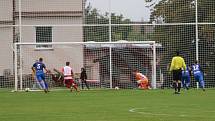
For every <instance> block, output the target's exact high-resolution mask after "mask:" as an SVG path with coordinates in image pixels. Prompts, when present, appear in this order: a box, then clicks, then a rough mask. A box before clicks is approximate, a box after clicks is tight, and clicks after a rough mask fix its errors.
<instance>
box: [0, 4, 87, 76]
mask: <svg viewBox="0 0 215 121" xmlns="http://www.w3.org/2000/svg"><path fill="white" fill-rule="evenodd" d="M82 1H83V0H21V3H22V5H21V6H22V12H25V13H22V15H23V17H22V24H25V25H63V24H64V25H65V24H82V21H83V20H82V19H83V17H82V12H83V10H82V9H83V3H82ZM18 7H19V6H18V0H16V4H15V8H16V11H18V10H19V8H18ZM52 12H53V13H52ZM12 13H13V2H12V0H0V22H1V21H5V22H10V24H11V23H12V20H13V14H12ZM35 14H36V15H35ZM17 15H18V13H17V12H16V20H18V16H17ZM34 15H35V16H34ZM7 24H8V23H7ZM16 24H18V21H16ZM82 31H83V30H82V27H81V26H76V27H63V26H61V27H60V26H53V41H54V42H72V41H83V38H82V36H83V32H82ZM16 33H19V32H18V27H17V30H16ZM0 37H1V38H0V46H1V47H0V58H1V63H0V75H2V74H3V70H4V69H11V70H12V69H13V51H12V49H11V45H12V42H13V29H12V27H11V28H5V27H4V28H2V27H0ZM22 42H36V29H35V26H31V27H22ZM21 49H22V53H23V54H22V63H23V69H24V71H23V73H31V66H32V64H33V62H34V61H35V60H36V59H38V58H39V57H43V58H44V62H45V63H46V65H47V67H48V68H50V69H52V68H57V69H59V68H61V67H63V66H64V65H65V62H66V61H70V62H71V66H72V67H73V68H74V71H75V72H80V68H81V67H82V66H83V49H82V47H81V46H78V47H75V46H73V47H63V48H62V47H57V46H53V49H52V50H36V49H35V46H28V47H27V46H23V47H22V48H21Z"/></svg>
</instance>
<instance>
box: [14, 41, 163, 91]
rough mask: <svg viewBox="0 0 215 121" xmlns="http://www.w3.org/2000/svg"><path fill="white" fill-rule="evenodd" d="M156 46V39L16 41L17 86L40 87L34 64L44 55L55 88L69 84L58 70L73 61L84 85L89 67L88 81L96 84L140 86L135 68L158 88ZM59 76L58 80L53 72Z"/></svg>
mask: <svg viewBox="0 0 215 121" xmlns="http://www.w3.org/2000/svg"><path fill="white" fill-rule="evenodd" d="M156 47H159V45H158V44H156V43H155V42H154V41H141V42H140V41H139V42H128V41H116V42H52V43H16V44H15V53H16V54H15V90H23V89H25V88H31V89H36V90H37V89H38V87H37V82H36V79H35V75H34V74H32V70H31V67H32V65H33V63H35V61H38V59H39V58H40V57H42V58H43V62H44V64H45V65H46V67H47V69H48V70H50V71H51V72H52V74H48V73H47V74H46V76H45V77H46V82H47V83H48V85H49V87H50V88H51V89H59V88H60V89H61V88H65V87H64V84H63V83H62V80H60V78H59V76H58V71H61V68H62V67H64V66H65V63H66V62H67V61H69V62H70V63H71V64H70V66H71V67H72V69H73V72H74V79H75V82H76V83H77V84H78V85H79V88H80V89H84V88H86V87H85V84H84V83H83V82H81V81H80V72H81V68H85V69H86V73H87V80H86V81H87V84H88V85H89V87H90V88H91V89H92V88H98V89H100V88H115V87H119V88H123V89H133V88H137V82H136V80H135V78H134V74H133V71H134V70H139V71H140V72H141V73H143V74H144V75H146V76H147V77H148V78H149V80H150V84H151V86H152V88H156ZM53 75H54V76H55V77H57V78H59V80H57V81H56V80H54V79H53V78H52V76H53Z"/></svg>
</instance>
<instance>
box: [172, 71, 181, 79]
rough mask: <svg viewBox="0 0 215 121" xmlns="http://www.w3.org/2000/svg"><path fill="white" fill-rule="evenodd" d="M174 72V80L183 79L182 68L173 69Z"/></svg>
mask: <svg viewBox="0 0 215 121" xmlns="http://www.w3.org/2000/svg"><path fill="white" fill-rule="evenodd" d="M172 73H173V80H174V81H178V80H179V81H181V78H182V70H181V69H178V70H173V71H172Z"/></svg>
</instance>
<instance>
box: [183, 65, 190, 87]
mask: <svg viewBox="0 0 215 121" xmlns="http://www.w3.org/2000/svg"><path fill="white" fill-rule="evenodd" d="M181 82H182V87H183V88H185V89H187V90H188V89H189V86H190V68H189V67H188V66H187V68H186V70H185V71H184V70H182V78H181Z"/></svg>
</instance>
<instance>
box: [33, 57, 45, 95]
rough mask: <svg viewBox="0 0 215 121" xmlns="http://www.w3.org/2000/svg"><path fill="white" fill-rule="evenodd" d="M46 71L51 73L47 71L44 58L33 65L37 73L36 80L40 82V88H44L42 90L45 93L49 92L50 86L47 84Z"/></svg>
mask: <svg viewBox="0 0 215 121" xmlns="http://www.w3.org/2000/svg"><path fill="white" fill-rule="evenodd" d="M44 69H45V70H46V72H49V71H48V70H47V69H46V66H45V64H44V63H43V58H39V61H38V62H35V63H34V64H33V67H32V70H33V71H34V70H35V72H36V78H37V81H38V82H39V84H40V86H41V87H42V89H43V90H44V92H45V93H47V92H48V84H47V83H46V82H45V73H44Z"/></svg>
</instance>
